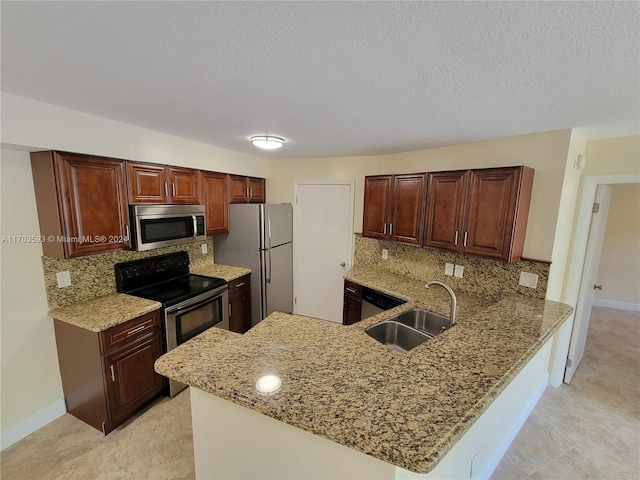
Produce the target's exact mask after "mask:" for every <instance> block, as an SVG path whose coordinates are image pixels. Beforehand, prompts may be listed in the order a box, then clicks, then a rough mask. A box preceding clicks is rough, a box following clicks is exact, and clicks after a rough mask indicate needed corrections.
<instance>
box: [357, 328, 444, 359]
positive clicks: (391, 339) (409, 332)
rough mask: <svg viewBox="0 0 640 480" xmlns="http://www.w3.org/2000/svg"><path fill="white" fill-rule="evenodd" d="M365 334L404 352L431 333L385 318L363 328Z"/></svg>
mask: <svg viewBox="0 0 640 480" xmlns="http://www.w3.org/2000/svg"><path fill="white" fill-rule="evenodd" d="M365 332H367V335H369V336H370V337H372V338H374V339H375V340H377V341H379V342H380V343H382V344H383V345H386V346H387V347H389V348H390V349H391V350H395V351H396V352H401V353H406V352H408V351H409V350H411V349H412V348H415V347H417V346H418V345H420V344H421V343H424V342H426V341H427V340H429V339H430V338H431V335H429V334H427V333H425V332H421V331H419V330H416V329H415V328H412V327H410V326H407V325H404V324H402V323H399V322H396V321H394V320H387V321H384V322H382V323H378V324H377V325H374V326H372V327H369V328H367V329H366V330H365Z"/></svg>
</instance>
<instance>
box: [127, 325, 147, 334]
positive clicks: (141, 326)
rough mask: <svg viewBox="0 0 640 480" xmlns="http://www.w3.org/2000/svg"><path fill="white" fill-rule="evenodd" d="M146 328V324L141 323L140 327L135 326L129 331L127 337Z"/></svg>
mask: <svg viewBox="0 0 640 480" xmlns="http://www.w3.org/2000/svg"><path fill="white" fill-rule="evenodd" d="M145 328H147V326H146V325H140V326H139V327H138V328H134V329H133V330H131V331H129V332H127V337H128V336H129V335H133V334H134V333H138V332H139V331H141V330H144V329H145Z"/></svg>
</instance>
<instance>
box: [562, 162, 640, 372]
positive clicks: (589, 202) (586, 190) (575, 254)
mask: <svg viewBox="0 0 640 480" xmlns="http://www.w3.org/2000/svg"><path fill="white" fill-rule="evenodd" d="M624 183H640V174H638V173H628V174H619V175H589V176H586V177H584V181H583V184H582V195H581V197H580V206H579V208H578V219H577V221H576V228H575V232H574V235H573V244H572V253H571V260H570V264H569V270H568V273H567V283H566V288H565V293H564V298H563V301H564V303H568V304H569V305H572V306H574V307H575V306H577V305H578V302H579V301H581V300H582V298H580V286H581V283H582V274H583V271H584V265H585V261H586V254H587V244H588V241H589V229H590V227H591V216H592V210H593V203H594V202H595V199H596V191H597V189H598V186H599V185H617V184H624ZM578 321H579V319H578V318H577V317H576V315H575V312H574V314H573V324H572V332H571V339H570V342H568V343H567V345H566V352H565V354H564V358H565V359H568V358H569V348H570V345H572V344H573V343H574V342H575V341H576V338H574V337H575V336H576V335H577V334H578V330H579V329H578V328H577V325H576V322H578ZM565 371H566V367H565ZM565 371H563V378H564V374H565Z"/></svg>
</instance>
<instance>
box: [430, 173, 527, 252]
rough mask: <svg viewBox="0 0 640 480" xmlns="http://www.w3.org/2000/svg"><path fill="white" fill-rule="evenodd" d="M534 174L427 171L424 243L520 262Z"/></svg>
mask: <svg viewBox="0 0 640 480" xmlns="http://www.w3.org/2000/svg"><path fill="white" fill-rule="evenodd" d="M533 174H534V171H533V169H531V168H529V167H507V168H487V169H479V170H469V171H456V172H437V173H431V174H429V187H428V195H427V213H426V221H425V239H424V246H425V247H436V248H443V249H447V250H452V251H456V252H459V253H464V254H469V255H479V256H483V257H489V258H495V259H500V260H506V261H508V262H514V261H517V260H520V258H521V257H522V251H523V247H524V239H525V233H526V229H527V220H528V217H529V206H530V203H531V191H532V187H533Z"/></svg>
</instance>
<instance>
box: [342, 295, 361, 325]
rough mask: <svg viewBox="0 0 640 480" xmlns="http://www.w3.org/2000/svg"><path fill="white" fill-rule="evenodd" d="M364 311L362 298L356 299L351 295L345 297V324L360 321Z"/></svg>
mask: <svg viewBox="0 0 640 480" xmlns="http://www.w3.org/2000/svg"><path fill="white" fill-rule="evenodd" d="M361 312H362V300H356V299H354V298H351V297H345V298H344V312H343V315H342V323H343V325H352V324H354V323H356V322H359V321H360V315H361Z"/></svg>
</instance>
